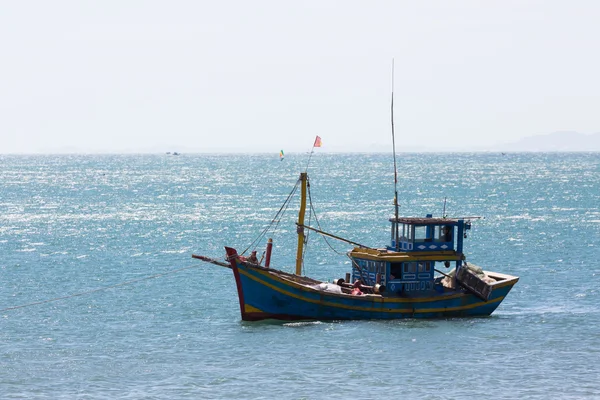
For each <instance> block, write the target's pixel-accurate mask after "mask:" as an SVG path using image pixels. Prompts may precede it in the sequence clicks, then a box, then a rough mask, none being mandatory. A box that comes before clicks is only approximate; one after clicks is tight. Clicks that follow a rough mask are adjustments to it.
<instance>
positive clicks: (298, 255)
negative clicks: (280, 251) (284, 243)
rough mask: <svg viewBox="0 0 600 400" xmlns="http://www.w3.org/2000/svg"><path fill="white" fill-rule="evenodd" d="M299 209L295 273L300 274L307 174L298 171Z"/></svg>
mask: <svg viewBox="0 0 600 400" xmlns="http://www.w3.org/2000/svg"><path fill="white" fill-rule="evenodd" d="M300 182H301V186H300V211H298V226H297V231H298V251H297V252H296V275H301V274H302V250H303V249H304V214H305V213H306V185H307V182H308V174H307V173H306V172H302V173H300Z"/></svg>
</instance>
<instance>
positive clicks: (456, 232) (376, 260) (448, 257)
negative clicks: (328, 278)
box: [349, 215, 471, 297]
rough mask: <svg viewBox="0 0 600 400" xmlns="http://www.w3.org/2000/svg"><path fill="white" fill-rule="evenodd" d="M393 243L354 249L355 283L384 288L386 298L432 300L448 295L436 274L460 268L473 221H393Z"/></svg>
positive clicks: (353, 276) (353, 275) (429, 216)
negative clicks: (464, 245)
mask: <svg viewBox="0 0 600 400" xmlns="http://www.w3.org/2000/svg"><path fill="white" fill-rule="evenodd" d="M390 222H391V241H390V245H389V246H386V247H385V248H384V249H377V250H373V249H363V248H355V249H354V250H353V251H351V252H350V253H349V254H350V257H351V258H352V260H353V268H352V282H355V281H356V280H359V279H360V280H361V281H362V282H363V283H364V284H366V285H370V286H372V285H375V284H380V285H384V287H385V292H384V293H383V295H384V296H402V297H418V296H431V295H432V293H443V292H444V291H445V289H444V287H443V286H442V284H441V282H440V281H441V278H435V271H436V270H437V271H440V272H443V271H442V269H444V270H447V269H448V268H450V267H457V268H458V267H459V266H460V265H461V264H462V262H463V260H464V258H465V257H464V255H463V242H464V239H465V237H466V231H467V230H468V229H470V228H471V224H470V221H465V219H463V218H458V219H451V218H433V217H432V216H431V215H427V216H426V217H425V218H391V219H390Z"/></svg>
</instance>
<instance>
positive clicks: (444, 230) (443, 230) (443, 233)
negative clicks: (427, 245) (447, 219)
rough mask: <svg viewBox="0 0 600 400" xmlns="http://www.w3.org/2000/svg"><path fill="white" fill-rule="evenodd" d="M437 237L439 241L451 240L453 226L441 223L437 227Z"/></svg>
mask: <svg viewBox="0 0 600 400" xmlns="http://www.w3.org/2000/svg"><path fill="white" fill-rule="evenodd" d="M437 230H438V232H437V237H438V240H439V241H440V242H451V241H452V231H453V230H454V227H452V226H449V225H443V226H438V227H437Z"/></svg>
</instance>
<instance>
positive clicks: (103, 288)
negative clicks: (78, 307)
mask: <svg viewBox="0 0 600 400" xmlns="http://www.w3.org/2000/svg"><path fill="white" fill-rule="evenodd" d="M199 266H200V265H190V266H189V267H183V268H179V269H175V270H173V271H168V272H163V273H160V274H155V275H151V276H146V277H144V278H138V279H132V280H130V281H126V282H121V283H117V284H115V285H111V286H106V287H102V288H98V289H92V290H88V291H86V292H80V293H75V294H71V295H69V296H62V297H55V298H53V299H48V300H42V301H36V302H33V303H28V304H21V305H19V306H13V307H7V308H3V309H0V312H4V311H11V310H16V309H18V308H25V307H31V306H37V305H40V304H46V303H52V302H54V301H59V300H66V299H70V298H73V297H78V296H83V295H86V294H91V293H95V292H101V291H103V290H108V289H113V288H116V287H119V286H125V285H131V284H132V283H137V282H141V281H147V280H149V279H154V278H159V277H161V276H165V275H171V274H175V273H178V272H181V271H185V270H187V269H191V268H198V267H199Z"/></svg>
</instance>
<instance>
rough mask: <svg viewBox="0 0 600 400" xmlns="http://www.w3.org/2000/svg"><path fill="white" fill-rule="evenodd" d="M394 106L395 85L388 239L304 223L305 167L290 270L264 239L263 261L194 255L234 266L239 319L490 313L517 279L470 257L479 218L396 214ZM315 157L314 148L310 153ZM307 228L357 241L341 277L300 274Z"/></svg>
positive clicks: (231, 252) (230, 254)
mask: <svg viewBox="0 0 600 400" xmlns="http://www.w3.org/2000/svg"><path fill="white" fill-rule="evenodd" d="M392 70H393V64H392ZM392 82H393V73H392ZM392 87H393V83H392ZM393 109H394V101H393V90H392V143H393V154H394V184H395V196H394V215H393V217H391V218H389V222H390V228H391V239H390V242H389V243H388V244H385V245H382V246H377V247H371V246H367V245H363V244H360V243H356V242H354V241H352V240H349V239H346V238H342V237H340V236H337V235H334V234H331V233H328V232H325V231H323V230H321V229H318V228H316V227H313V226H309V225H306V224H305V214H306V209H307V198H308V199H309V201H310V199H311V198H312V197H311V196H310V185H309V178H308V174H307V172H303V173H300V177H299V179H298V180H297V181H296V185H295V187H294V189H293V190H292V193H295V192H296V189H297V188H298V187H300V207H299V210H298V219H297V222H296V231H297V235H298V240H297V248H296V266H295V273H291V272H285V271H283V270H280V269H276V268H273V267H272V266H271V265H270V264H271V262H270V260H271V253H272V249H273V242H272V239H269V240H268V242H267V244H266V250H265V254H266V259H265V263H264V265H262V263H261V262H259V260H258V259H257V257H256V256H255V253H252V254H251V255H250V256H246V255H245V254H246V250H244V251H242V253H241V254H240V253H238V251H237V250H236V249H235V248H233V247H229V246H225V252H226V256H225V259H224V260H223V259H214V258H211V257H207V256H202V255H192V257H193V258H197V259H200V260H202V261H205V262H208V263H212V264H215V265H219V266H222V267H226V268H229V269H231V270H232V271H233V276H234V278H235V283H236V286H237V294H238V299H239V304H240V311H241V316H242V320H244V321H257V320H264V319H279V320H359V319H383V320H387V319H402V318H450V317H470V316H487V315H490V314H491V313H493V312H494V310H496V308H497V307H498V306H499V305H500V303H501V302H502V301H503V300H504V298H505V297H506V295H507V294H508V293H509V292H510V290H511V289H512V287H513V286H514V285H515V284H516V283H517V281H518V280H519V278H518V277H516V276H512V275H508V274H503V273H499V272H491V271H486V270H483V269H482V268H480V267H478V266H476V265H475V264H472V263H471V262H467V259H466V254H465V250H464V246H465V239H466V238H467V231H468V230H469V229H471V224H472V221H473V220H476V219H478V218H479V217H458V218H448V217H446V216H445V210H444V212H443V213H442V217H437V218H435V217H433V216H432V214H427V215H426V216H424V217H400V216H399V213H398V210H399V204H398V190H397V186H398V176H397V168H396V149H395V147H396V146H395V135H394V115H393ZM315 147H321V138H320V137H319V136H317V138H316V139H315V143H314V145H313V150H314V148H315ZM312 154H313V151H311V152H310V155H311V156H312ZM309 162H310V157H309ZM307 171H308V166H307ZM307 191H308V192H309V195H308V196H307ZM292 193H291V194H292ZM290 199H291V196H288V198H287V199H286V202H289V201H290ZM283 209H287V204H284V205H283V206H282V207H281V209H280V210H283ZM309 210H310V211H311V212H314V207H312V204H309ZM315 220H317V218H315ZM273 221H275V219H274V220H273ZM309 231H315V232H317V233H318V234H321V235H323V236H326V237H329V238H333V239H337V240H341V241H343V242H346V243H348V244H351V245H353V246H354V247H353V249H352V250H350V251H349V252H348V253H347V256H348V257H349V259H350V260H351V269H350V271H348V272H346V273H345V276H344V277H343V278H341V277H340V278H334V279H332V280H331V281H322V280H318V279H313V278H310V277H307V276H302V266H303V261H304V260H303V254H304V245H305V238H306V233H307V232H309ZM263 232H264V231H263ZM338 276H339V275H338Z"/></svg>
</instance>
